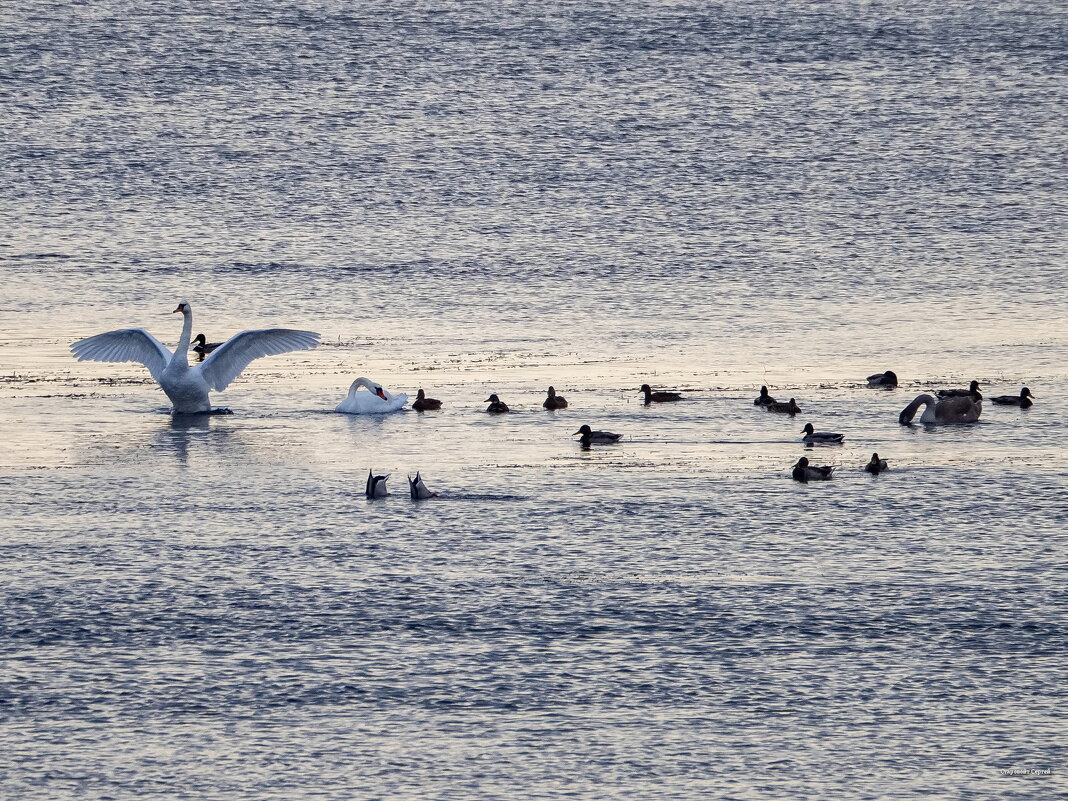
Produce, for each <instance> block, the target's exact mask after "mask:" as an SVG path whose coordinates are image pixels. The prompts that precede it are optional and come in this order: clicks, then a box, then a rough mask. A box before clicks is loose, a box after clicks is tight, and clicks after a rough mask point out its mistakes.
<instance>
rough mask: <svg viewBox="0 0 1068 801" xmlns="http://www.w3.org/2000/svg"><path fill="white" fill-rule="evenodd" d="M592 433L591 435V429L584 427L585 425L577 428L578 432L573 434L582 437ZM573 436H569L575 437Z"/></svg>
mask: <svg viewBox="0 0 1068 801" xmlns="http://www.w3.org/2000/svg"><path fill="white" fill-rule="evenodd" d="M592 433H593V429H592V428H590V427H589V426H588V425H585V424H583V425H581V426H579V430H578V431H576V432H575V434H582V435H583V436H588V435H589V434H592ZM575 434H572V435H571V436H575Z"/></svg>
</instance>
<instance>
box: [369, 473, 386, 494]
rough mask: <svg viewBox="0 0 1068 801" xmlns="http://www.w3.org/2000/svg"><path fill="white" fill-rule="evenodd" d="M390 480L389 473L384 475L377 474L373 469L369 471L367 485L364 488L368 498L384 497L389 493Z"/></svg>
mask: <svg viewBox="0 0 1068 801" xmlns="http://www.w3.org/2000/svg"><path fill="white" fill-rule="evenodd" d="M388 480H389V473H386V474H385V475H384V476H376V475H375V474H374V472H373V471H371V470H368V471H367V487H366V489H364V494H365V495H366V496H367V497H368V498H384V497H386V496H387V495H389V492H388V491H387V490H386V482H387V481H388Z"/></svg>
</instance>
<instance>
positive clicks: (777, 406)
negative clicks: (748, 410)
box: [764, 398, 801, 417]
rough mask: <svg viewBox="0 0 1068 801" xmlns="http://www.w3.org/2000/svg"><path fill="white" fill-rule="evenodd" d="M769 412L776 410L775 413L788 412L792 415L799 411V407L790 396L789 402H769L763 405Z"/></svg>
mask: <svg viewBox="0 0 1068 801" xmlns="http://www.w3.org/2000/svg"><path fill="white" fill-rule="evenodd" d="M764 408H765V409H767V410H768V411H769V412H776V413H777V414H788V415H790V416H791V417H793V416H794V415H795V414H798V413H799V412H800V411H801V407H800V406H798V405H797V401H795V400H794V399H793V398H790V402H789V403H782V402H779V403H769V404H767V405H766V406H765V407H764Z"/></svg>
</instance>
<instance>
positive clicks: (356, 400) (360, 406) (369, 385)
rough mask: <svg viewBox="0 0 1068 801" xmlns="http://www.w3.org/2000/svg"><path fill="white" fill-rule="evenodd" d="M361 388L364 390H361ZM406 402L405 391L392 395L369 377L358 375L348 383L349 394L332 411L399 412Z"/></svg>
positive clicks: (345, 412) (344, 412) (359, 412)
mask: <svg viewBox="0 0 1068 801" xmlns="http://www.w3.org/2000/svg"><path fill="white" fill-rule="evenodd" d="M361 388H362V389H364V390H366V392H361V391H360V390H361ZM407 402H408V396H407V395H406V394H405V393H403V392H399V393H397V394H396V395H394V394H393V393H392V392H390V391H389V390H387V389H383V388H382V386H381V385H380V384H376V383H375V382H374V381H372V380H371V379H370V378H364V377H363V376H360V377H359V378H357V379H356V380H355V381H353V382H352V384H350V385H349V394H348V395H347V396H346V397H345V400H343V401H341V403H339V404H338V405H337V406H336V407H334V411H335V412H341V413H342V414H389V413H390V412H399V411H400V410H401V409H403V408H404V404H406V403H407Z"/></svg>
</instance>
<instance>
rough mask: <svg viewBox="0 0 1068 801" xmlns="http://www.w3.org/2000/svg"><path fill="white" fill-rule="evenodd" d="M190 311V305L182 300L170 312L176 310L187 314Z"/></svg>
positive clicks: (175, 311)
mask: <svg viewBox="0 0 1068 801" xmlns="http://www.w3.org/2000/svg"><path fill="white" fill-rule="evenodd" d="M192 311H193V309H192V308H191V307H190V305H189V304H188V303H186V302H185V301H184V300H183V301H182V302H181V303H179V304H178V308H177V309H175V310H174V311H172V312H171V314H177V313H178V312H181V313H182V314H189V313H190V312H192Z"/></svg>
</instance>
